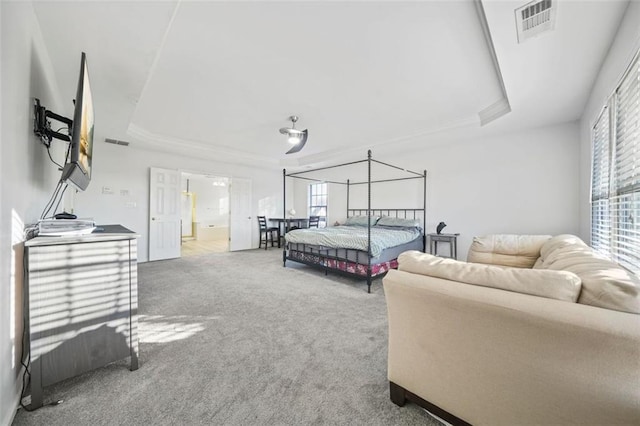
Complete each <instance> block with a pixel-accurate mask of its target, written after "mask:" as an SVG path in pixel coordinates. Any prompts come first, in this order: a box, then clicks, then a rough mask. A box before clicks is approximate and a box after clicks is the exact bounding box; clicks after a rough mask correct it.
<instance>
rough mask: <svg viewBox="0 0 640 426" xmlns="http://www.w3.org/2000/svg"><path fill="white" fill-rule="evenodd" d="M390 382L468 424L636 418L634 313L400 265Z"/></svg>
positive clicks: (387, 281)
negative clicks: (472, 282)
mask: <svg viewBox="0 0 640 426" xmlns="http://www.w3.org/2000/svg"><path fill="white" fill-rule="evenodd" d="M384 290H385V296H386V299H387V308H388V315H389V372H388V374H389V380H390V381H391V382H394V383H396V384H397V385H399V386H402V387H403V388H405V389H407V390H409V391H410V392H412V393H414V394H416V395H418V396H420V397H421V398H423V399H425V400H427V401H429V402H431V403H433V404H435V405H436V406H438V407H440V408H442V409H443V410H446V411H448V412H450V413H452V414H454V415H455V416H457V417H459V418H461V419H462V420H465V421H467V422H469V423H472V424H494V425H495V424H526V423H529V424H532V423H539V424H551V423H563V424H566V423H582V424H585V423H591V424H594V423H601V424H620V423H635V424H640V386H639V384H640V316H639V315H634V314H629V313H624V312H617V311H610V310H606V309H601V308H596V307H592V306H586V305H580V304H575V303H569V302H564V301H559V300H552V299H545V298H541V297H536V296H531V295H526V294H520V293H514V292H509V291H504V290H498V289H493V288H486V287H479V286H474V285H469V284H463V283H459V282H455V281H449V280H444V279H439V278H433V277H428V276H422V275H416V274H412V273H408V272H402V271H394V270H392V271H389V273H388V274H387V276H386V277H385V278H384Z"/></svg>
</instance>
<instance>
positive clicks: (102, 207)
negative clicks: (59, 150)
mask: <svg viewBox="0 0 640 426" xmlns="http://www.w3.org/2000/svg"><path fill="white" fill-rule="evenodd" d="M98 127H99V123H97V122H96V129H98ZM104 137H105V135H101V134H100V132H99V130H96V139H95V141H96V143H95V145H94V148H93V149H94V150H93V171H92V177H91V183H90V184H89V187H88V188H87V190H86V191H84V192H80V193H77V194H75V197H74V202H73V204H74V213H75V214H76V215H78V216H79V217H90V218H93V219H94V220H95V221H96V222H97V223H99V224H116V223H118V224H122V225H124V226H126V227H127V228H129V229H131V230H133V231H135V232H137V233H139V234H140V235H141V237H140V239H139V240H138V259H139V261H141V262H146V261H147V259H148V251H149V250H148V249H149V242H148V236H149V214H148V210H149V168H150V167H161V168H167V169H179V170H184V171H188V172H194V173H203V174H212V175H219V176H228V177H231V178H232V179H233V178H234V177H236V178H246V179H251V180H252V191H253V200H252V202H253V210H254V214H255V215H256V216H257V215H259V214H260V215H266V216H276V215H281V214H282V213H281V212H282V173H281V172H278V171H267V170H263V169H259V168H255V167H248V166H240V165H232V164H226V163H217V162H215V161H211V160H203V159H197V158H191V157H186V156H181V155H176V154H175V153H169V152H159V151H148V150H142V149H138V148H136V147H135V143H133V144H132V145H131V146H129V147H123V146H118V145H112V144H107V143H104ZM103 187H109V188H111V189H112V190H113V194H103V193H102V188H103ZM122 191H126V193H127V194H128V195H121V194H122ZM253 241H254V246H255V247H258V222H257V219H256V220H255V228H254V229H253Z"/></svg>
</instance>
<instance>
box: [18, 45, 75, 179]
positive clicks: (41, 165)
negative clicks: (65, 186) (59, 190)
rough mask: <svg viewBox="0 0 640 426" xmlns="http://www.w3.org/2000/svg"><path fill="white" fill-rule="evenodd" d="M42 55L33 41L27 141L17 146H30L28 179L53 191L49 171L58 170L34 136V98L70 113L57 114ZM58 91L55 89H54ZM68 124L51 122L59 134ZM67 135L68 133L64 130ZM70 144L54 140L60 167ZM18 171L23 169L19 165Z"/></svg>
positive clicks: (27, 153)
mask: <svg viewBox="0 0 640 426" xmlns="http://www.w3.org/2000/svg"><path fill="white" fill-rule="evenodd" d="M41 56H42V53H41V52H39V51H38V47H37V46H36V44H35V43H34V42H33V41H32V43H31V66H30V78H29V94H30V99H28V100H25V110H26V111H25V112H24V115H23V116H24V117H27V123H26V126H25V128H24V130H23V131H24V132H25V134H26V136H27V137H26V138H24V140H23V141H13V143H26V145H27V146H26V159H27V161H28V162H29V164H27V165H25V166H26V167H25V168H26V172H27V179H28V180H29V182H31V183H32V184H33V185H34V186H36V187H38V188H42V189H46V190H48V189H50V188H52V187H53V186H54V185H55V183H56V182H52V181H51V178H50V177H49V176H48V173H47V171H48V170H52V169H53V168H57V167H58V166H56V165H55V164H53V163H51V162H50V161H49V158H48V155H47V152H46V148H45V146H44V145H43V144H42V142H40V140H39V139H38V137H37V136H36V135H35V134H34V133H33V122H32V120H33V98H38V99H40V100H41V101H42V103H43V105H44V106H45V107H46V108H47V109H51V110H53V111H54V112H56V113H58V114H60V115H63V116H67V114H66V111H56V110H55V108H54V102H53V100H54V99H56V97H55V93H54V91H53V90H52V89H51V87H52V84H51V83H52V82H50V81H48V80H47V75H46V73H45V70H44V66H43V63H42V59H41ZM53 87H55V86H53ZM63 126H64V124H62V123H59V122H57V121H52V122H51V127H52V128H53V130H58V129H60V128H61V127H63ZM62 131H63V132H64V129H63V130H62ZM66 147H67V143H66V142H64V141H61V140H57V139H54V140H53V141H52V142H51V149H50V150H51V154H52V156H53V158H54V159H56V161H58V163H60V164H62V161H64V155H65V152H66ZM18 167H20V166H19V165H18Z"/></svg>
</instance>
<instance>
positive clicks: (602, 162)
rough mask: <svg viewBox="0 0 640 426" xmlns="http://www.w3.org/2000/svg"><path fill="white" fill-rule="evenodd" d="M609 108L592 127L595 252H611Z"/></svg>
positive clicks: (592, 228) (592, 207)
mask: <svg viewBox="0 0 640 426" xmlns="http://www.w3.org/2000/svg"><path fill="white" fill-rule="evenodd" d="M609 129H610V127H609V108H605V109H604V111H603V112H602V114H600V118H598V121H597V122H596V125H595V126H594V127H593V134H592V144H593V147H592V149H593V171H592V173H591V246H592V247H593V249H594V250H596V251H597V252H600V253H603V254H606V255H609V253H610V252H611V244H610V241H611V213H610V211H609V170H610V168H611V167H610V165H611V157H610V144H609V140H610V136H609V135H610V132H609Z"/></svg>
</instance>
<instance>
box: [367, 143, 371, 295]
mask: <svg viewBox="0 0 640 426" xmlns="http://www.w3.org/2000/svg"><path fill="white" fill-rule="evenodd" d="M367 217H368V220H367V223H368V226H367V253H368V254H369V256H367V257H368V261H367V293H371V150H368V151H367Z"/></svg>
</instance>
